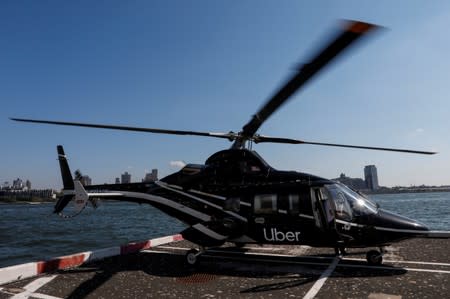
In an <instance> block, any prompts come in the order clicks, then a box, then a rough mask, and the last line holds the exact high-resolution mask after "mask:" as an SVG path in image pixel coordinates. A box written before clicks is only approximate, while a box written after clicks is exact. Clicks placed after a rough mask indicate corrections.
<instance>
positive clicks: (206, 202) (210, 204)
mask: <svg viewBox="0 0 450 299" xmlns="http://www.w3.org/2000/svg"><path fill="white" fill-rule="evenodd" d="M155 184H157V185H158V186H160V187H162V188H164V189H167V190H170V191H173V192H176V193H179V194H181V195H184V196H187V197H189V198H192V199H194V200H196V201H199V202H201V203H203V204H205V205H208V206H211V207H213V208H216V209H218V210H222V211H223V212H224V213H226V214H228V215H232V216H233V217H236V218H238V219H239V220H242V221H244V222H247V218H245V217H242V216H241V215H239V214H236V213H233V212H230V211H225V210H224V209H223V208H222V207H221V206H218V205H216V204H214V203H211V202H209V201H207V200H204V199H201V198H199V197H196V196H194V195H191V194H189V193H186V192H183V191H180V190H176V189H174V188H173V185H171V187H169V185H168V184H166V183H163V182H161V181H158V182H155Z"/></svg>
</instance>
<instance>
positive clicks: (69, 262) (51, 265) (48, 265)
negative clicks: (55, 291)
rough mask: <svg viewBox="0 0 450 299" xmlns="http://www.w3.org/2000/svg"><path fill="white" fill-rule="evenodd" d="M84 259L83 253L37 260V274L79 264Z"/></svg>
mask: <svg viewBox="0 0 450 299" xmlns="http://www.w3.org/2000/svg"><path fill="white" fill-rule="evenodd" d="M84 261H85V255H84V254H76V255H70V256H63V257H59V258H55V259H53V260H49V261H44V262H37V263H36V266H37V274H41V273H46V272H52V271H55V270H60V269H66V268H71V267H75V266H79V265H81V264H82V263H84Z"/></svg>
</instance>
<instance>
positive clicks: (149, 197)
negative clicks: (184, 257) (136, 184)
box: [88, 191, 211, 221]
mask: <svg viewBox="0 0 450 299" xmlns="http://www.w3.org/2000/svg"><path fill="white" fill-rule="evenodd" d="M109 194H114V197H118V196H125V197H131V198H139V199H144V200H148V201H151V202H156V203H160V204H162V205H164V206H167V207H171V208H173V209H175V210H178V211H180V212H183V213H185V214H188V215H191V216H193V217H195V218H197V219H199V220H201V221H210V220H211V216H209V215H207V214H204V213H202V212H199V211H197V210H194V209H192V208H189V207H187V206H185V205H182V204H179V203H177V202H175V201H173V200H170V199H167V198H164V197H161V196H157V195H153V194H148V193H141V192H129V191H120V192H112V193H110V192H106V193H100V192H99V193H88V195H89V196H91V197H108V195H109ZM109 196H111V195H109Z"/></svg>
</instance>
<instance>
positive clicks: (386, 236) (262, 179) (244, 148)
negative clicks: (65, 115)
mask: <svg viewBox="0 0 450 299" xmlns="http://www.w3.org/2000/svg"><path fill="white" fill-rule="evenodd" d="M377 28H379V26H377V25H374V24H369V23H365V22H361V21H346V22H345V24H344V26H340V27H339V29H338V30H337V33H336V35H335V37H334V38H332V39H331V40H330V41H329V42H328V43H326V44H325V47H323V48H321V49H319V51H318V52H317V53H316V55H313V58H312V59H311V61H310V62H309V63H307V64H304V65H303V66H302V67H300V68H298V69H297V70H296V71H295V72H294V74H293V75H292V76H291V77H290V78H289V80H287V82H286V83H285V84H284V85H282V86H281V88H279V89H278V90H277V91H276V92H275V93H274V95H273V96H272V97H271V98H269V100H268V101H267V102H266V103H265V104H264V105H263V106H262V107H261V108H260V110H259V111H257V113H256V114H255V115H253V117H252V118H251V119H250V121H248V122H247V123H246V124H245V125H244V126H243V128H242V130H240V131H239V132H233V131H230V132H228V133H212V132H199V131H184V130H167V129H155V128H142V127H130V126H117V125H106V124H92V123H78V122H65V121H53V120H37V119H25V118H11V120H14V121H20V122H31V123H43V124H52V125H65V126H78V127H88V128H98V129H113V130H126V131H138V132H144V133H157V134H173V135H193V136H203V137H212V138H222V139H227V140H229V141H231V142H232V145H231V147H230V148H228V149H225V150H221V151H219V152H216V153H214V154H213V155H211V156H210V157H209V158H208V159H207V160H206V161H205V163H204V164H187V165H185V166H184V167H183V168H182V169H180V170H179V171H177V172H175V173H172V174H170V175H168V176H166V177H164V178H162V179H160V180H156V181H154V182H142V183H126V184H102V185H89V186H83V184H82V182H81V181H80V180H79V179H77V178H75V179H74V178H73V177H72V174H71V172H70V168H69V165H68V162H67V158H66V155H65V152H64V149H63V146H61V145H58V146H57V152H58V159H59V164H60V168H61V175H62V180H63V187H64V188H63V195H62V196H61V197H60V198H59V199H58V201H57V203H56V205H55V208H54V213H56V214H60V215H63V216H64V214H63V213H62V211H63V210H64V208H65V207H66V206H67V205H68V203H69V202H70V201H72V200H74V202H75V206H76V209H77V213H79V212H81V211H82V210H83V209H84V207H86V205H87V204H88V202H91V203H92V204H93V205H94V206H95V205H96V200H97V199H99V198H107V199H115V200H121V201H128V202H134V203H145V204H150V205H152V206H154V207H156V208H157V209H159V210H161V211H162V212H164V213H166V214H167V215H169V216H171V217H175V218H177V219H179V220H180V221H182V222H184V223H185V224H187V226H188V227H187V228H186V229H185V230H183V231H182V232H181V235H182V236H183V238H184V239H186V240H188V241H190V242H192V243H194V244H196V245H198V248H195V249H191V250H189V251H188V252H187V253H186V262H187V264H189V265H195V264H196V263H197V262H198V258H199V256H201V254H203V253H204V252H205V251H206V250H207V248H210V247H215V246H221V245H223V244H224V243H225V242H231V243H234V244H236V245H237V246H241V245H244V244H248V243H256V244H278V245H280V244H289V245H309V246H314V247H329V248H334V249H335V251H336V254H338V255H343V254H345V253H346V251H345V250H346V248H367V247H376V248H379V250H370V251H368V252H367V254H366V258H367V262H368V263H369V264H372V265H379V264H381V263H382V256H383V254H384V252H385V249H384V247H385V246H387V245H390V244H392V243H394V242H398V241H401V240H405V239H408V238H414V237H430V236H431V235H432V234H433V233H435V232H433V231H430V230H429V229H428V228H427V227H426V226H425V225H424V224H422V223H419V222H418V221H415V220H413V219H409V218H406V217H404V216H400V215H397V214H394V213H392V212H389V211H387V210H384V209H382V208H380V206H379V205H378V204H376V203H373V202H372V201H371V200H370V199H369V198H368V197H366V196H365V195H363V194H362V193H359V192H357V191H355V190H352V189H351V188H349V187H347V186H345V185H344V184H341V183H339V182H336V181H332V180H328V179H325V178H321V177H319V176H316V175H312V174H308V173H303V172H297V171H284V170H277V169H275V168H273V167H272V166H270V165H269V164H268V163H267V162H266V161H265V160H264V159H263V158H262V157H261V156H260V155H259V154H258V153H257V152H256V151H254V150H253V149H252V146H253V144H258V143H281V144H310V145H321V146H332V147H345V148H356V149H366V150H380V151H393V152H401V153H412V154H424V155H432V154H435V152H430V151H418V150H410V149H399V148H386V147H372V146H360V145H348V144H335V143H323V142H312V141H305V140H300V139H291V138H284V137H271V136H265V135H260V134H258V133H257V132H258V130H259V128H260V127H261V125H262V124H263V123H264V122H265V121H266V120H267V119H268V118H269V117H270V116H271V115H272V114H273V113H274V112H275V111H277V110H278V109H279V108H280V107H281V106H282V105H283V104H285V103H286V102H287V100H289V99H290V98H291V97H292V95H293V94H294V93H296V92H297V91H298V90H300V89H301V88H302V87H303V86H305V84H306V83H308V82H309V81H310V80H311V78H313V77H314V76H316V75H317V74H318V73H319V71H321V70H323V69H324V68H325V67H326V66H327V65H328V64H329V63H330V62H332V61H333V60H335V59H336V57H338V56H339V55H341V53H343V52H344V51H345V50H346V49H348V48H349V47H350V46H351V45H352V44H354V43H355V42H357V41H358V40H360V39H361V38H362V37H363V36H365V35H367V34H368V33H370V32H373V31H375V30H376V29H377Z"/></svg>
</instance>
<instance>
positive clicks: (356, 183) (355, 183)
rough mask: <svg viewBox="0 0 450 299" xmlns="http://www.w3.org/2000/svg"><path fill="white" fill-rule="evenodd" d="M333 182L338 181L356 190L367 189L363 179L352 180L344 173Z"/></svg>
mask: <svg viewBox="0 0 450 299" xmlns="http://www.w3.org/2000/svg"><path fill="white" fill-rule="evenodd" d="M333 181H338V182H340V183H342V184H344V185H347V186H349V187H351V188H353V189H355V190H364V189H367V187H366V182H364V180H363V179H361V178H350V177H348V176H346V175H345V174H344V173H341V175H340V176H339V177H338V178H336V179H333Z"/></svg>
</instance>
